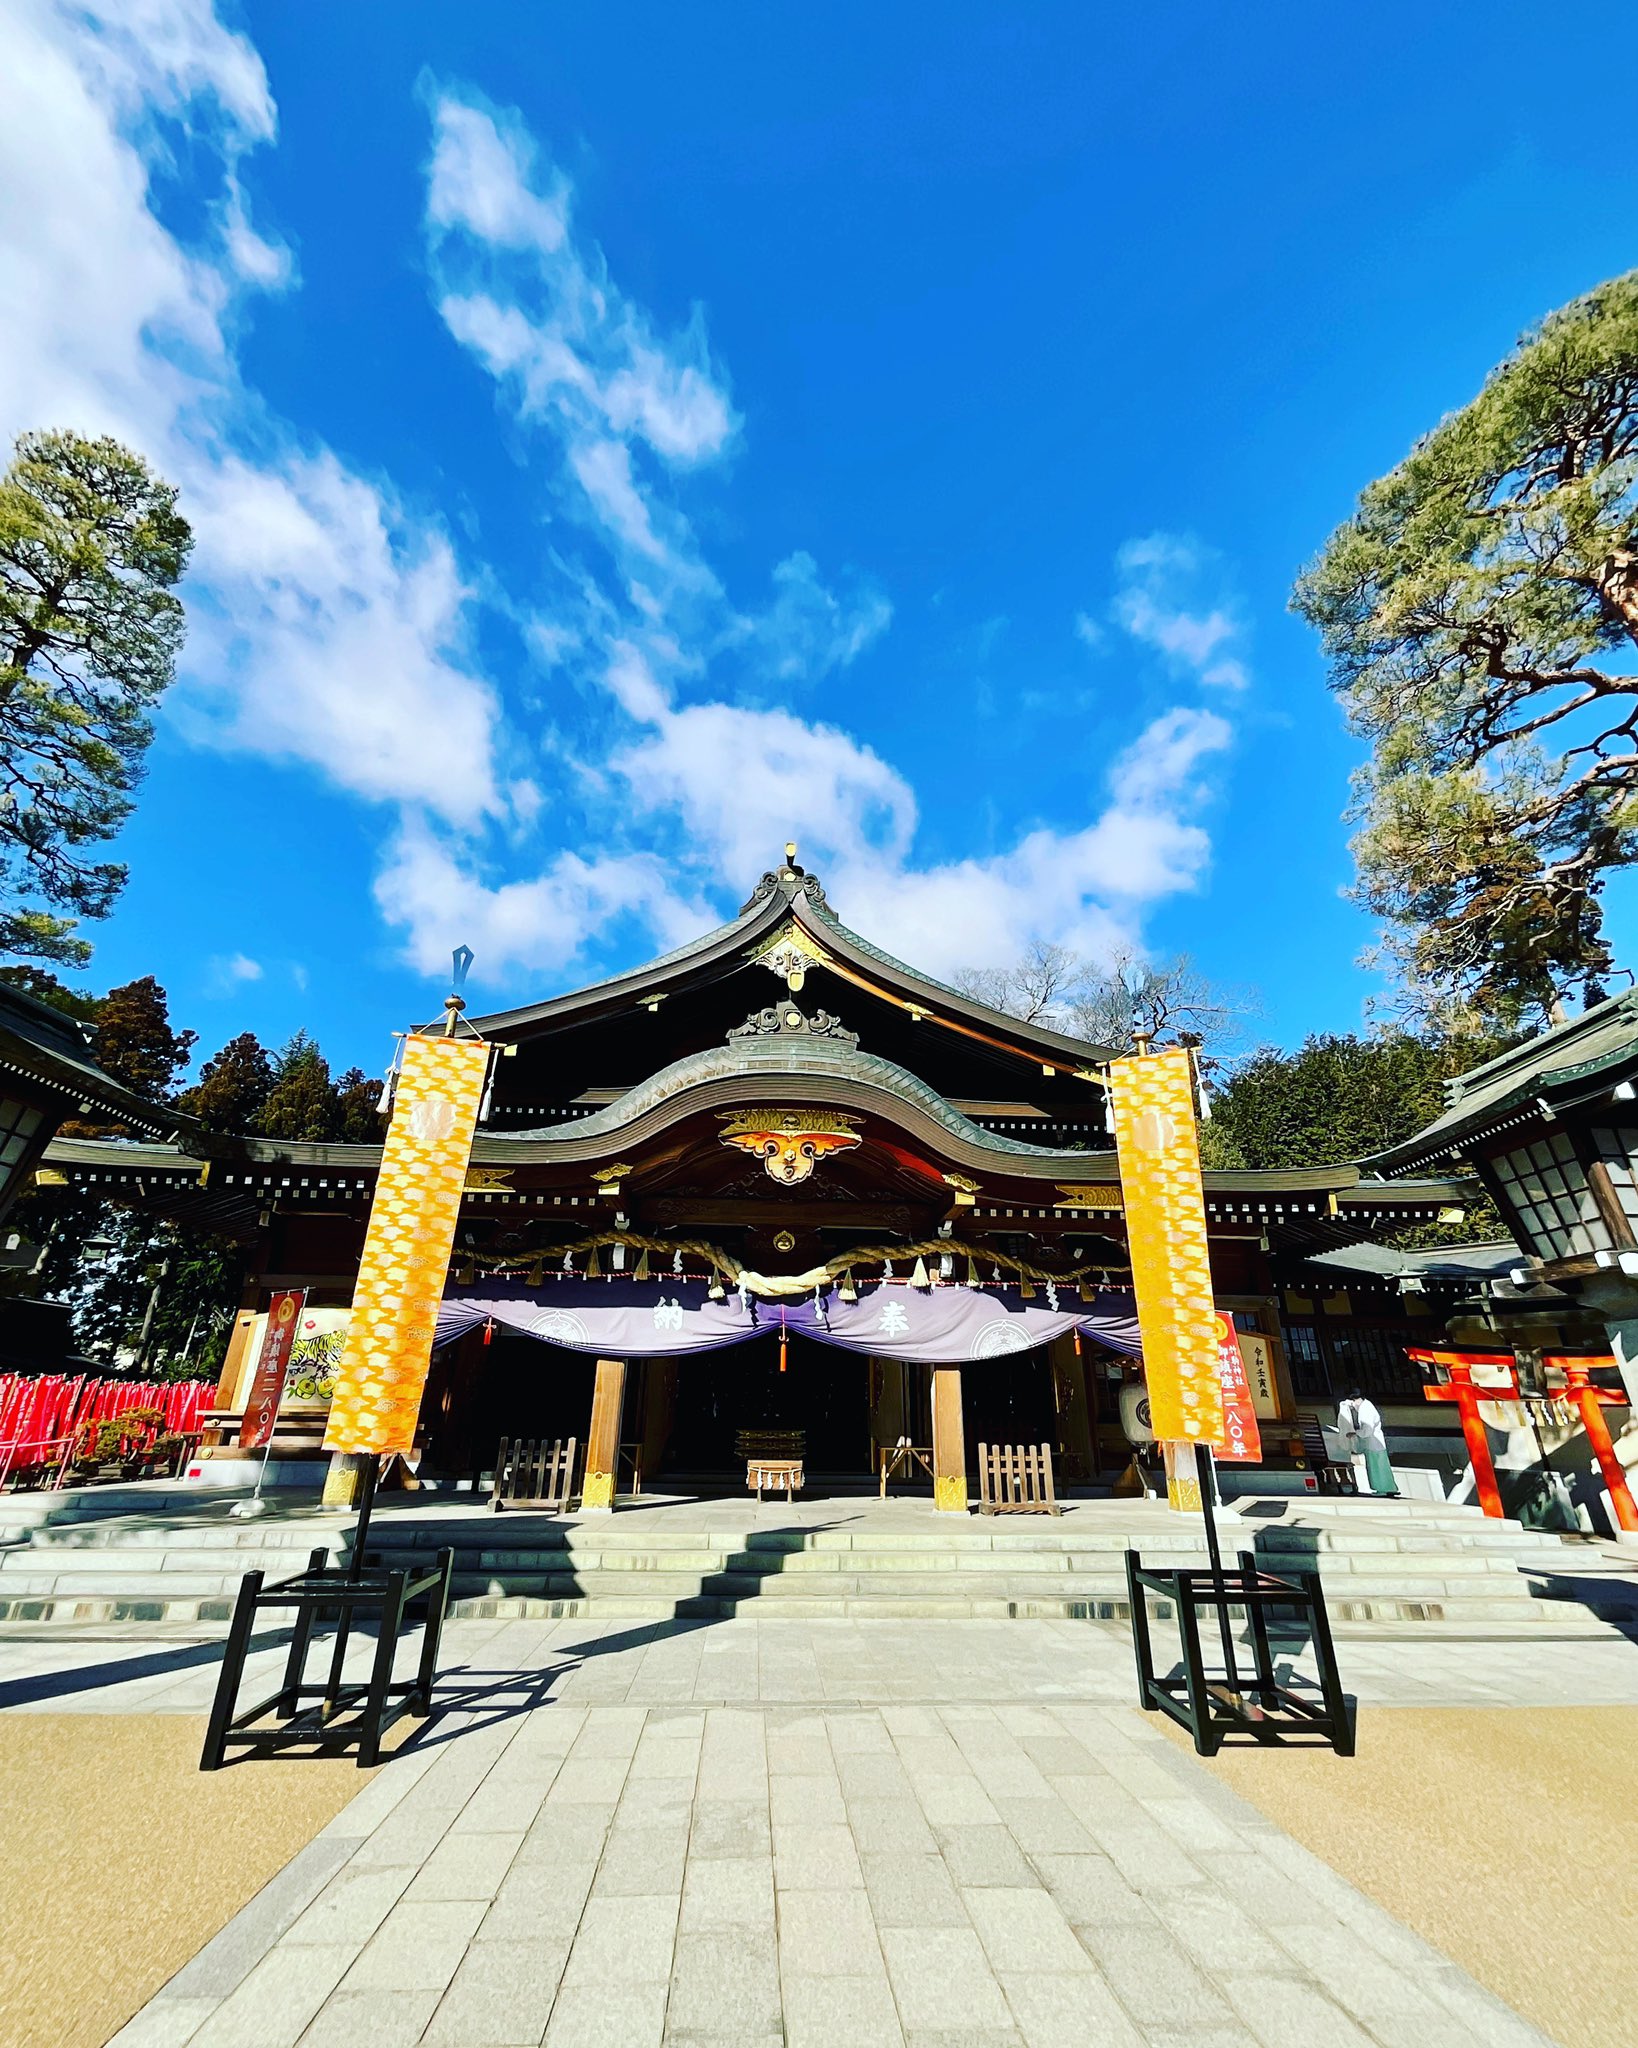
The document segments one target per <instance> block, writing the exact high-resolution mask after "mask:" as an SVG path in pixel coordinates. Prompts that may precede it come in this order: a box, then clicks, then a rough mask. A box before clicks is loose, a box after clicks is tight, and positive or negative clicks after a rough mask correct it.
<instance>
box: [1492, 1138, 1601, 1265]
mask: <svg viewBox="0 0 1638 2048" xmlns="http://www.w3.org/2000/svg"><path fill="white" fill-rule="evenodd" d="M1490 1165H1491V1170H1492V1171H1493V1172H1494V1173H1495V1175H1496V1178H1497V1179H1498V1180H1499V1181H1500V1183H1501V1191H1502V1199H1503V1201H1504V1203H1505V1204H1506V1206H1507V1207H1508V1208H1510V1209H1511V1210H1512V1211H1513V1212H1514V1213H1515V1215H1516V1216H1517V1217H1518V1220H1519V1223H1520V1225H1521V1226H1522V1228H1523V1231H1524V1234H1525V1236H1526V1237H1527V1238H1528V1240H1529V1242H1530V1247H1531V1249H1532V1250H1533V1251H1535V1252H1537V1253H1539V1254H1540V1255H1541V1256H1542V1257H1543V1258H1548V1259H1567V1258H1571V1257H1574V1256H1575V1255H1576V1254H1577V1253H1587V1252H1599V1251H1609V1250H1610V1249H1611V1248H1612V1247H1611V1242H1610V1232H1609V1226H1608V1225H1607V1224H1606V1223H1605V1221H1604V1219H1603V1217H1602V1216H1600V1215H1599V1213H1598V1204H1597V1202H1596V1201H1595V1200H1594V1198H1593V1191H1592V1189H1591V1188H1590V1187H1589V1186H1588V1185H1587V1174H1586V1169H1585V1168H1584V1167H1583V1165H1582V1164H1581V1161H1580V1160H1579V1159H1578V1158H1577V1157H1576V1152H1575V1147H1574V1145H1572V1144H1571V1142H1570V1140H1569V1138H1568V1137H1567V1136H1566V1135H1565V1133H1564V1132H1563V1131H1555V1132H1554V1133H1553V1134H1552V1136H1551V1137H1547V1138H1537V1139H1536V1140H1535V1141H1534V1142H1533V1143H1532V1144H1529V1145H1521V1146H1519V1147H1518V1149H1517V1150H1516V1151H1513V1152H1503V1153H1500V1154H1498V1155H1497V1157H1496V1158H1494V1159H1492V1160H1491V1162H1490Z"/></svg>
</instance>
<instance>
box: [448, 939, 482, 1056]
mask: <svg viewBox="0 0 1638 2048" xmlns="http://www.w3.org/2000/svg"><path fill="white" fill-rule="evenodd" d="M475 957H476V956H475V955H474V953H473V951H472V948H471V947H470V946H457V947H456V948H455V950H454V952H453V953H452V954H451V955H450V961H451V970H450V983H451V987H450V991H449V994H448V995H447V996H445V998H444V1036H445V1037H446V1038H453V1037H454V1036H455V1023H456V1019H457V1018H458V1017H459V1016H460V1014H461V1012H462V1011H463V1010H464V1009H465V1008H466V998H465V996H463V995H462V994H461V990H462V989H463V988H465V986H466V977H467V976H468V974H470V973H471V971H472V962H473V960H474V958H475Z"/></svg>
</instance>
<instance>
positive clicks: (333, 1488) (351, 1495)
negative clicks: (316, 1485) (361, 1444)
mask: <svg viewBox="0 0 1638 2048" xmlns="http://www.w3.org/2000/svg"><path fill="white" fill-rule="evenodd" d="M364 1465H365V1457H364V1453H363V1452H362V1451H332V1452H331V1453H330V1469H329V1471H328V1472H326V1473H325V1475H324V1494H323V1504H324V1506H325V1507H327V1508H356V1507H357V1506H358V1497H359V1494H360V1492H361V1491H362V1489H363V1485H364Z"/></svg>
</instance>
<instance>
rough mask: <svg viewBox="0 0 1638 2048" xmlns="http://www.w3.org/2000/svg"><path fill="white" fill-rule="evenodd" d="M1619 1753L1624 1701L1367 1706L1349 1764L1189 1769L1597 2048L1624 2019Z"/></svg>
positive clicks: (1476, 1973)
mask: <svg viewBox="0 0 1638 2048" xmlns="http://www.w3.org/2000/svg"><path fill="white" fill-rule="evenodd" d="M1168 1725H1169V1724H1168ZM1179 1740H1182V1741H1186V1738H1185V1737H1182V1736H1181V1735H1179ZM1635 1755H1638V1707H1629V1706H1606V1707H1553V1708H1536V1707H1477V1708H1476V1707H1439V1708H1377V1709H1375V1710H1374V1711H1372V1712H1370V1713H1368V1714H1366V1715H1364V1716H1363V1717H1362V1720H1361V1726H1360V1748H1359V1755H1358V1756H1357V1757H1355V1758H1352V1759H1346V1758H1342V1757H1336V1756H1333V1755H1332V1754H1331V1753H1330V1751H1328V1750H1283V1751H1267V1750H1250V1749H1234V1750H1226V1751H1224V1752H1222V1753H1221V1754H1220V1755H1219V1756H1218V1757H1216V1758H1215V1759H1214V1760H1213V1761H1212V1762H1211V1763H1210V1764H1208V1765H1207V1766H1206V1768H1207V1769H1209V1770H1211V1771H1212V1772H1214V1773H1215V1774H1216V1776H1217V1777H1219V1778H1220V1779H1222V1780H1223V1782H1224V1783H1225V1784H1227V1785H1229V1786H1230V1787H1232V1789H1233V1790H1234V1791H1236V1792H1237V1793H1239V1795H1240V1796H1241V1798H1243V1799H1246V1800H1249V1801H1250V1803H1251V1804H1252V1805H1254V1806H1256V1807H1257V1808H1258V1809H1259V1810H1260V1811H1261V1812H1262V1813H1263V1814H1265V1815H1266V1816H1267V1818H1268V1819H1270V1820H1272V1821H1274V1822H1275V1823H1276V1824H1277V1825H1278V1826H1279V1827H1281V1828H1283V1829H1284V1830H1285V1831H1286V1833H1287V1834H1290V1835H1292V1836H1294V1837H1295V1838H1296V1840H1297V1841H1299V1842H1301V1843H1303V1844H1304V1846H1305V1847H1307V1848H1309V1849H1311V1850H1312V1851H1313V1852H1314V1853H1315V1854H1316V1855H1318V1856H1320V1857H1322V1858H1323V1859H1324V1860H1325V1862H1327V1863H1329V1864H1330V1866H1331V1867H1332V1869H1333V1870H1335V1871H1337V1872H1338V1873H1339V1874H1340V1875H1341V1876H1343V1877H1346V1878H1347V1879H1348V1880H1349V1881H1350V1882H1351V1883H1353V1884H1355V1885H1357V1886H1358V1887H1359V1889H1360V1890H1361V1891H1362V1892H1365V1893H1366V1894H1367V1895H1368V1896H1369V1897H1371V1898H1373V1899H1375V1900H1376V1901H1377V1903H1378V1904H1379V1905H1382V1906H1385V1907H1386V1908H1387V1910H1388V1911H1389V1912H1390V1913H1392V1914H1393V1915H1394V1917H1395V1918H1396V1919H1398V1920H1402V1921H1403V1922H1404V1923H1405V1925H1406V1926H1408V1927H1411V1928H1414V1929H1415V1931H1416V1932H1417V1933H1418V1934H1420V1935H1422V1936H1423V1938H1424V1939H1425V1940H1427V1941H1430V1942H1432V1943H1433V1945H1434V1946H1435V1947H1436V1948H1439V1949H1442V1950H1443V1951H1444V1953H1445V1954H1446V1955H1447V1956H1449V1957H1450V1958H1451V1960H1452V1961H1453V1962H1457V1963H1460V1964H1461V1965H1462V1967H1463V1968H1464V1969H1465V1970H1467V1971H1468V1972H1469V1973H1470V1975H1472V1976H1473V1977H1476V1978H1477V1979H1478V1981H1479V1982H1480V1983H1481V1984H1484V1985H1486V1986H1487V1987H1488V1988H1489V1989H1490V1990H1491V1991H1493V1992H1495V1993H1496V1995H1497V1996H1498V1997H1499V1998H1503V1999H1505V2000H1506V2001H1507V2003H1508V2004H1509V2005H1511V2006H1512V2007H1513V2008H1514V2009H1515V2011H1517V2012H1520V2013H1523V2014H1524V2015H1525V2016H1526V2017H1527V2018H1529V2019H1532V2020H1534V2021H1535V2023H1536V2025H1537V2026H1539V2027H1540V2028H1541V2029H1542V2031H1543V2032H1544V2033H1547V2034H1550V2035H1551V2036H1552V2037H1553V2039H1554V2040H1557V2041H1561V2042H1563V2043H1564V2048H1592V2044H1594V2043H1597V2044H1600V2048H1603V2044H1608V2043H1610V2042H1613V2041H1619V2040H1629V2039H1632V2038H1633V2035H1632V2033H1631V2032H1630V2031H1629V2030H1630V2029H1632V2028H1633V2026H1634V2024H1635V2023H1634V2017H1633V2016H1634V2014H1635V2013H1638V1875H1635V1872H1634V1864H1633V1856H1632V1817H1633V1792H1632V1773H1633V1758H1634V1756H1635Z"/></svg>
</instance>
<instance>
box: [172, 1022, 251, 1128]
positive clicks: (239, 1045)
mask: <svg viewBox="0 0 1638 2048" xmlns="http://www.w3.org/2000/svg"><path fill="white" fill-rule="evenodd" d="M272 1092H273V1056H272V1054H271V1053H270V1052H269V1051H268V1050H267V1047H266V1046H265V1045H263V1044H262V1042H261V1040H260V1039H259V1038H258V1037H257V1036H256V1034H255V1032H254V1031H241V1032H240V1033H239V1035H238V1037H237V1038H230V1039H229V1040H228V1042H227V1044H226V1045H224V1046H223V1048H222V1050H221V1051H220V1052H219V1053H217V1055H216V1056H215V1058H214V1059H208V1060H206V1062H205V1064H204V1065H203V1066H202V1067H201V1068H200V1070H199V1079H198V1080H197V1081H196V1082H195V1083H194V1085H193V1086H192V1087H191V1088H189V1089H187V1090H186V1091H185V1092H184V1093H183V1094H182V1095H180V1096H178V1098H177V1107H178V1109H184V1110H186V1111H187V1113H188V1114H189V1116H195V1117H197V1118H198V1119H199V1121H200V1122H201V1123H202V1124H203V1125H204V1127H205V1129H206V1130H207V1131H223V1132H227V1133H229V1134H230V1135H242V1134H243V1133H245V1132H247V1131H252V1130H255V1129H256V1127H257V1118H258V1117H259V1116H260V1115H261V1114H262V1111H263V1109H264V1108H265V1107H266V1104H267V1099H268V1097H269V1096H270V1095H271V1094H272Z"/></svg>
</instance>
